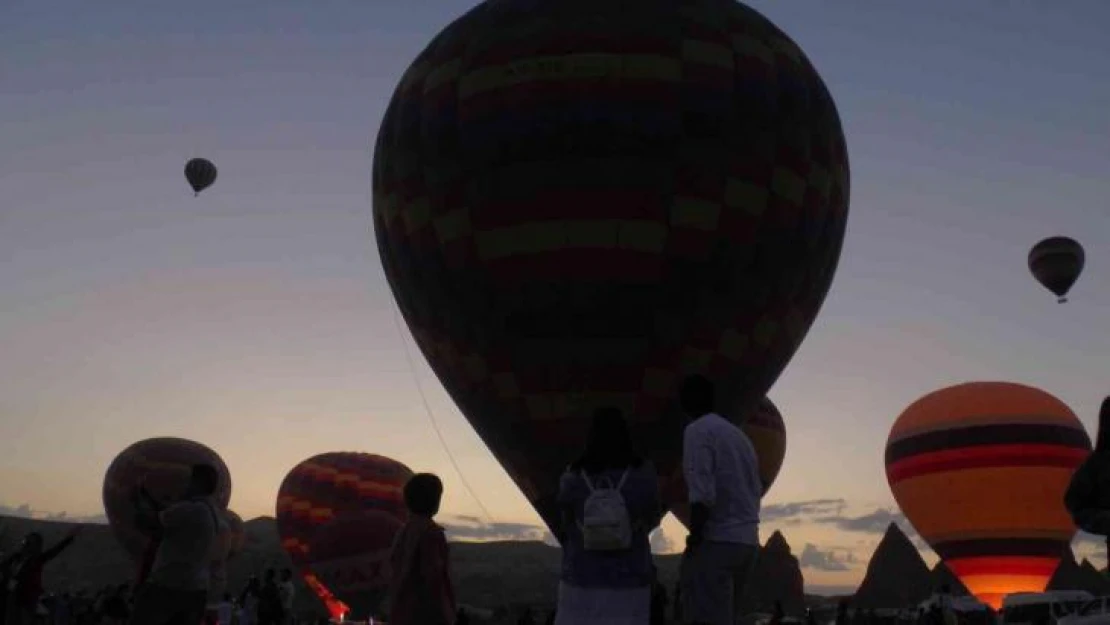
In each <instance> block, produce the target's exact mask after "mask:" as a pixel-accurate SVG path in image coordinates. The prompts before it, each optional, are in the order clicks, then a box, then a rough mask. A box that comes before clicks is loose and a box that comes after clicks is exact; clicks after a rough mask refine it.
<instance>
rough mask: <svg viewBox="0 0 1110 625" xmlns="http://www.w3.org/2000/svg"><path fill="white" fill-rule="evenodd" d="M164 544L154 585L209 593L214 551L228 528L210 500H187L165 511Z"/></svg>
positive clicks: (156, 559)
mask: <svg viewBox="0 0 1110 625" xmlns="http://www.w3.org/2000/svg"><path fill="white" fill-rule="evenodd" d="M160 518H161V520H162V542H161V543H160V544H159V545H158V553H157V554H156V555H155V556H154V565H153V566H152V567H151V571H150V582H151V583H152V584H154V585H157V586H162V587H165V588H173V589H177V590H207V589H208V581H209V567H210V566H211V555H212V549H213V546H214V544H215V542H216V537H217V536H218V534H219V532H220V531H221V529H222V528H223V526H224V521H223V519H221V518H220V514H219V512H218V508H217V507H216V505H215V504H214V503H212V501H211V500H209V499H187V500H185V501H181V502H178V503H176V504H174V505H172V506H170V507H169V508H167V509H165V510H163V511H162V514H161V515H160Z"/></svg>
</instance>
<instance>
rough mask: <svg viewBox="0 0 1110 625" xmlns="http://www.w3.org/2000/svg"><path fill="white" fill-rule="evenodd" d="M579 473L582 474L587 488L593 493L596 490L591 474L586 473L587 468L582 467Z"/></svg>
mask: <svg viewBox="0 0 1110 625" xmlns="http://www.w3.org/2000/svg"><path fill="white" fill-rule="evenodd" d="M579 473H581V474H582V481H584V482H586V488H588V489H589V491H590V492H591V493H592V492H594V485H593V482H591V481H590V476H588V475H586V470H585V469H581V470H580V471H579Z"/></svg>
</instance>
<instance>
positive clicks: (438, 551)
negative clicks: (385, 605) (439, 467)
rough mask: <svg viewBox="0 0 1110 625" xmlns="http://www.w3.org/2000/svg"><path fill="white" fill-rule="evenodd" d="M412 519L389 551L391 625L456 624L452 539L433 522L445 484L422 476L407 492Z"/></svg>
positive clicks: (408, 485) (412, 480)
mask: <svg viewBox="0 0 1110 625" xmlns="http://www.w3.org/2000/svg"><path fill="white" fill-rule="evenodd" d="M404 497H405V506H406V507H407V508H408V511H409V520H408V522H406V523H405V525H404V527H402V528H401V531H399V532H397V537H396V539H395V540H394V542H393V550H392V552H391V553H390V558H389V559H390V565H391V570H392V575H391V577H390V584H389V610H390V614H389V623H390V625H451V623H452V622H453V621H454V619H455V613H456V611H457V608H456V604H455V589H454V586H453V585H452V583H451V569H450V565H449V562H448V550H447V538H446V537H445V535H444V533H443V528H442V527H440V526H439V525H438V524H436V522H435V521H434V517H435V515H436V514H438V513H439V504H440V500H441V499H442V497H443V482H441V481H440V479H439V478H438V477H436V476H435V475H432V474H431V473H417V474H416V475H414V476H412V477H411V478H409V481H408V482H407V483H406V484H405V489H404Z"/></svg>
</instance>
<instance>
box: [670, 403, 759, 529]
mask: <svg viewBox="0 0 1110 625" xmlns="http://www.w3.org/2000/svg"><path fill="white" fill-rule="evenodd" d="M682 472H683V477H685V478H686V489H687V492H688V493H689V501H690V503H691V504H695V503H701V504H705V505H707V506H709V519H708V520H707V521H706V524H705V534H704V538H705V540H709V541H715V542H726V543H742V544H746V545H758V544H759V500H760V498H761V497H762V495H763V484H762V483H761V482H760V479H759V460H758V458H757V457H756V455H755V447H754V446H753V445H752V442H751V440H749V439H748V436H747V434H744V432H743V430H741V429H740V428H738V427H736V426H735V425H733V424H732V423H730V422H729V421H728V420H726V419H725V418H724V417H722V416H720V415H718V414H715V413H709V414H707V415H705V416H703V417H701V418H700V419H697V420H695V421H694V422H693V423H690V424H689V425H687V426H686V430H685V432H683V436H682Z"/></svg>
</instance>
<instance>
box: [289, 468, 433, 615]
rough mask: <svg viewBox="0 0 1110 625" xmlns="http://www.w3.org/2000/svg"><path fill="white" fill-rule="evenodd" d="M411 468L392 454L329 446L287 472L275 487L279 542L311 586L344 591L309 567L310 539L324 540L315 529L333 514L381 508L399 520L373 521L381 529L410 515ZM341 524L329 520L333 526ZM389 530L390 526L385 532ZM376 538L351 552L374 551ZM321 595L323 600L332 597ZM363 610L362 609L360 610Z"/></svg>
mask: <svg viewBox="0 0 1110 625" xmlns="http://www.w3.org/2000/svg"><path fill="white" fill-rule="evenodd" d="M410 477H412V471H411V470H409V468H408V467H406V466H405V465H403V464H401V463H400V462H397V461H396V460H393V459H390V458H386V457H385V456H378V455H375V454H367V453H358V452H329V453H325V454H320V455H318V456H313V457H312V458H309V459H308V460H305V461H304V462H301V463H300V464H298V465H297V466H295V467H293V469H292V470H291V471H290V472H289V474H288V475H286V476H285V479H284V480H283V481H282V483H281V487H280V488H279V489H278V499H277V527H278V533H279V535H280V536H281V544H282V547H284V548H285V550H286V551H287V552H288V553H289V557H290V558H291V559H292V560H293V564H294V565H295V566H296V567H297V568H298V569H299V570H300V571H301V574H302V575H304V576H305V578H306V580H309V577H311V581H310V584H309V585H310V586H312V587H313V589H314V590H316V591H317V594H318V595H319V594H320V592H319V588H320V587H324V588H328V590H329V593H330V595H335V596H337V597H338V598H339V599H343V595H344V593H343V592H342V591H340V590H339V589H337V588H330V587H329V585H328V583H327V579H326V578H325V576H323V575H320V573H319V572H317V571H315V569H314V567H313V554H312V545H313V541H314V540H315V541H316V542H317V543H318V544H319V543H321V541H323V543H325V544H326V543H328V539H327V538H323V537H321V535H320V534H319V532H320V531H321V530H322V528H325V527H326V526H328V525H329V523H332V522H333V521H336V520H337V519H342V518H349V517H350V516H351V515H359V514H363V513H367V512H375V511H376V512H381V513H383V514H386V515H388V516H389V517H391V518H393V519H395V520H397V521H398V524H397V526H392V525H389V526H388V527H387V526H386V524H377V525H375V527H378V528H379V529H381V530H382V532H386V533H389V532H393V531H395V529H390V528H394V527H399V525H400V523H402V522H404V521H405V520H406V519H407V518H408V512H407V510H406V508H405V503H404V497H403V495H402V490H403V488H404V485H405V482H407V481H408V479H409V478H410ZM337 526H338V527H339V529H343V526H342V525H341V524H340V525H332V527H333V528H335V527H337ZM387 530H388V532H387ZM379 538H380V540H379V541H378V542H385V543H386V544H389V543H391V542H392V540H393V534H392V533H389V535H388V536H385V535H384V534H383V535H382V536H380V537H379ZM376 545H377V542H373V541H371V543H370V544H369V546H366V545H360V544H356V543H352V544H350V545H349V546H348V547H349V549H350V551H351V553H352V554H354V553H362V554H364V555H365V554H366V553H367V552H373V551H374V550H375V546H376ZM330 595H329V596H323V595H322V596H320V599H321V600H323V601H325V603H327V602H328V601H333V600H334V599H332V598H330ZM360 616H363V615H360Z"/></svg>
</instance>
